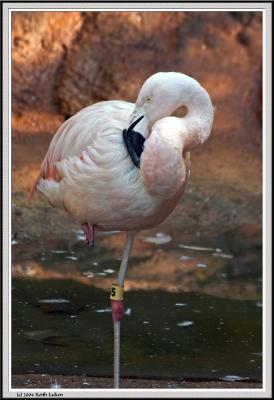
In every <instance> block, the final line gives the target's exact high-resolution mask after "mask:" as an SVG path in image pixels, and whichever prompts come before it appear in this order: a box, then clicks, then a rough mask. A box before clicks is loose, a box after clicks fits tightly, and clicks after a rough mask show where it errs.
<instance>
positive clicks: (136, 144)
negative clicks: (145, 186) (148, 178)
mask: <svg viewBox="0 0 274 400" xmlns="http://www.w3.org/2000/svg"><path fill="white" fill-rule="evenodd" d="M133 118H134V116H133ZM143 118H144V115H142V116H141V117H140V118H138V119H137V120H135V121H134V122H133V123H131V124H130V126H129V127H128V129H124V130H123V139H124V142H125V145H126V148H127V151H128V154H129V156H130V158H131V160H132V162H133V164H134V165H135V166H136V167H137V168H140V158H141V155H142V152H143V150H144V142H145V138H144V137H143V136H142V135H141V134H140V133H139V132H137V131H134V128H135V126H136V125H137V124H138V123H139V122H140V121H141V120H142V119H143Z"/></svg>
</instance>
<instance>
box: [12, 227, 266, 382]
mask: <svg viewBox="0 0 274 400" xmlns="http://www.w3.org/2000/svg"><path fill="white" fill-rule="evenodd" d="M157 238H158V239H157ZM80 239H82V238H80ZM151 240H152V241H153V240H154V239H153V238H152V239H148V240H147V243H146V244H145V245H144V246H145V247H144V249H143V250H142V249H141V250H139V251H137V253H136V254H135V255H134V256H133V257H132V259H131V262H130V267H129V273H128V282H129V287H128V290H127V291H126V293H125V308H126V315H125V317H124V320H123V322H122V328H121V334H122V336H121V363H122V365H121V374H122V375H123V376H138V377H168V378H171V377H174V378H185V379H186V378H202V379H209V378H210V379H212V378H214V379H225V380H245V379H246V380H258V381H261V379H262V307H261V250H260V249H258V248H252V249H251V248H245V250H244V252H243V253H241V252H239V253H238V254H236V253H237V251H235V246H234V248H233V246H232V247H231V248H227V249H218V246H217V245H220V243H217V242H216V243H215V245H216V246H215V247H216V249H215V250H214V249H211V250H208V251H207V250H201V249H187V248H182V247H180V246H178V243H177V244H174V243H173V242H172V241H171V242H170V243H169V238H168V237H167V236H164V235H163V236H161V235H158V237H157V236H156V239H155V241H156V243H151ZM157 241H158V242H157ZM148 242H149V244H148ZM211 244H212V243H211ZM213 244H214V243H213ZM20 246H21V247H20ZM232 248H233V250H234V254H232V253H231V249H232ZM13 249H14V256H13V263H14V266H13V270H14V277H13V284H12V315H13V320H12V367H13V372H14V373H31V372H32V373H33V372H34V373H49V374H86V375H92V376H111V375H112V359H113V329H112V319H111V312H110V300H109V288H110V285H111V282H114V281H115V278H116V276H117V271H118V268H119V262H120V261H119V256H118V255H119V254H120V253H121V252H120V250H119V251H117V250H115V251H114V250H113V249H111V248H109V247H106V246H102V245H100V243H99V244H98V246H97V247H95V248H94V249H92V250H91V249H88V248H86V247H85V245H84V243H83V242H82V241H78V242H76V243H74V244H73V247H72V248H71V246H70V247H69V248H68V246H67V244H66V242H65V241H64V242H61V243H60V242H56V243H54V244H53V243H52V242H51V243H50V244H49V245H48V246H45V245H44V248H43V251H41V249H39V248H36V249H35V248H34V245H33V244H27V243H25V244H20V243H16V242H14V246H13ZM26 249H27V251H26ZM162 260H164V261H163V262H164V264H165V262H166V264H167V265H166V270H164V268H163V267H162V265H161V262H162ZM165 260H166V261H165ZM169 266H170V268H171V270H169V269H168V268H169ZM172 268H173V269H172Z"/></svg>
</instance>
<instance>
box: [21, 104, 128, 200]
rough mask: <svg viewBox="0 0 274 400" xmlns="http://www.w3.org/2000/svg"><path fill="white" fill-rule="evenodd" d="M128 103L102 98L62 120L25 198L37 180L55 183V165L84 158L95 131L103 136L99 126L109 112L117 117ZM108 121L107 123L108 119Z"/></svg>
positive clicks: (57, 171)
mask: <svg viewBox="0 0 274 400" xmlns="http://www.w3.org/2000/svg"><path fill="white" fill-rule="evenodd" d="M129 107H130V108H132V105H131V103H127V102H124V101H104V102H99V103H96V104H94V105H92V106H89V107H86V108H84V109H82V110H80V111H79V112H78V113H77V114H75V115H74V116H72V117H71V118H69V119H68V120H67V121H65V122H64V123H63V124H62V125H61V126H60V128H59V129H58V130H57V132H56V134H55V135H54V137H53V139H52V141H51V143H50V145H49V148H48V151H47V153H46V155H45V157H44V159H43V161H42V163H41V169H40V173H39V175H38V177H37V178H36V180H35V182H34V184H33V187H32V189H31V191H30V194H29V200H30V199H31V198H32V196H33V194H34V192H35V191H36V186H37V184H38V183H39V181H40V179H41V178H43V179H50V180H53V181H55V182H59V181H60V180H61V179H62V178H63V175H62V172H61V170H60V168H58V164H59V165H60V163H62V161H65V160H69V159H70V158H75V157H76V158H78V159H79V160H84V158H85V156H86V154H87V152H86V150H87V148H88V147H89V146H92V145H93V143H94V140H95V139H96V138H97V136H98V134H100V135H101V136H102V135H103V132H102V126H104V123H107V122H108V120H109V118H110V115H112V116H113V117H114V119H115V115H117V118H116V119H117V120H119V118H118V116H119V113H120V114H121V112H122V113H125V112H126V114H127V113H128V110H129ZM108 123H109V122H108ZM89 156H90V152H89Z"/></svg>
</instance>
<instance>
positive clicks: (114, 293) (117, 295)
mask: <svg viewBox="0 0 274 400" xmlns="http://www.w3.org/2000/svg"><path fill="white" fill-rule="evenodd" d="M110 299H111V300H123V299H124V287H123V286H119V285H117V284H116V283H113V284H112V285H111V293H110Z"/></svg>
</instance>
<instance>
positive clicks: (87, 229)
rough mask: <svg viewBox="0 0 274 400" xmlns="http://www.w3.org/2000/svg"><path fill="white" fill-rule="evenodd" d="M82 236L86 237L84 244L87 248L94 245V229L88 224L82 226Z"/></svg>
mask: <svg viewBox="0 0 274 400" xmlns="http://www.w3.org/2000/svg"><path fill="white" fill-rule="evenodd" d="M82 227H83V231H84V234H85V235H86V244H87V245H88V246H93V245H94V228H93V225H90V224H89V223H88V222H86V223H85V224H82Z"/></svg>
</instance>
